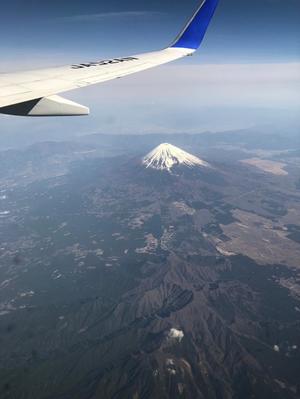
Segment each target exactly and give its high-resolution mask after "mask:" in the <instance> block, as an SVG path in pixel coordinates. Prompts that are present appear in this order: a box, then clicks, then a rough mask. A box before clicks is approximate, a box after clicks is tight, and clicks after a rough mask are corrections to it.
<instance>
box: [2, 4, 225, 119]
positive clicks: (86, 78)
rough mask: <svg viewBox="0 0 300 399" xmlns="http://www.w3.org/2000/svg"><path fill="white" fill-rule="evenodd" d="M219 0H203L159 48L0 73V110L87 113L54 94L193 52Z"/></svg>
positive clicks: (37, 113)
mask: <svg viewBox="0 0 300 399" xmlns="http://www.w3.org/2000/svg"><path fill="white" fill-rule="evenodd" d="M218 1H219V0H204V2H202V4H201V6H200V7H198V9H197V11H196V13H195V14H194V15H193V17H192V18H191V20H190V21H189V23H188V24H187V25H186V27H185V28H184V30H183V31H182V33H181V34H180V35H179V36H178V38H177V39H176V40H175V42H174V43H173V44H172V45H171V46H170V47H168V48H165V49H163V50H161V51H155V52H150V53H144V54H137V55H134V56H131V57H120V58H114V59H107V60H100V61H95V62H87V63H80V64H74V65H69V66H64V67H58V68H49V69H40V70H34V71H26V72H18V73H7V74H0V113H4V114H11V115H22V116H63V115H68V116H70V115H87V114H88V113H89V109H88V108H87V107H84V106H82V105H80V104H76V103H74V102H72V101H70V100H66V99H64V98H62V97H60V96H57V94H59V93H63V92H66V91H69V90H73V89H78V88H81V87H85V86H89V85H92V84H96V83H101V82H105V81H108V80H112V79H117V78H121V77H123V76H127V75H130V74H133V73H136V72H140V71H144V70H146V69H150V68H153V67H156V66H159V65H163V64H166V63H168V62H171V61H174V60H177V59H180V58H182V57H185V56H187V55H191V54H193V53H194V52H195V51H196V49H197V48H198V47H199V46H200V44H201V42H202V40H203V38H204V35H205V32H206V30H207V27H208V25H209V22H210V20H211V18H212V16H213V14H214V11H215V9H216V7H217V4H218Z"/></svg>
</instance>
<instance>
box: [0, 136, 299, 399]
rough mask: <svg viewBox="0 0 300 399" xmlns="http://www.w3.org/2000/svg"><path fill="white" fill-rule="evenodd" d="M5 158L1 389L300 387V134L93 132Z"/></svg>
mask: <svg viewBox="0 0 300 399" xmlns="http://www.w3.org/2000/svg"><path fill="white" fill-rule="evenodd" d="M170 141H171V143H172V145H170V144H166V142H170ZM161 143H165V144H163V145H162V146H161ZM157 146H158V147H157ZM146 154H148V155H146ZM0 166H1V167H0V342H1V345H0V396H1V398H2V397H3V398H4V399H6V398H13V399H83V398H84V399H85V398H90V399H96V398H101V399H110V398H114V399H127V398H128V399H129V398H130V399H132V398H134V399H138V398H140V399H144V398H145V399H147V398H149V399H152V398H155V399H169V398H187V399H195V398H199V399H202V398H203V399H217V398H224V399H231V398H234V399H240V398H243V399H248V398H249V399H250V398H254V397H255V398H257V399H266V398H272V399H296V398H299V397H300V383H299V364H300V261H299V259H300V178H299V175H300V174H299V168H300V143H299V139H298V138H297V136H293V135H291V136H287V135H286V134H283V135H282V136H281V135H276V136H272V140H271V139H270V135H269V134H264V133H262V132H252V133H251V134H248V133H247V132H235V133H234V134H230V133H224V134H218V135H209V134H207V135H205V134H204V135H178V136H175V137H171V138H170V137H166V136H162V135H161V136H143V137H134V136H126V137H125V136H112V137H109V136H103V135H93V136H87V137H83V138H80V139H76V140H74V141H72V142H45V143H36V144H33V145H31V146H29V147H24V148H18V149H7V150H5V151H4V150H3V151H2V152H0Z"/></svg>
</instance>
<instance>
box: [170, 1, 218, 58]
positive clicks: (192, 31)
mask: <svg viewBox="0 0 300 399" xmlns="http://www.w3.org/2000/svg"><path fill="white" fill-rule="evenodd" d="M218 3H219V0H204V1H203V2H202V3H201V5H200V6H199V7H198V8H197V10H196V12H195V13H194V14H193V16H192V18H191V19H190V20H189V21H188V23H187V24H186V26H185V27H184V29H183V30H182V31H181V33H180V34H179V35H178V36H177V38H176V39H175V41H174V42H173V43H172V45H171V46H170V47H171V48H187V49H191V50H194V51H196V50H197V49H198V48H199V47H200V45H201V43H202V41H203V39H204V36H205V33H206V31H207V28H208V26H209V24H210V21H211V19H212V17H213V15H214V13H215V11H216V8H217V6H218Z"/></svg>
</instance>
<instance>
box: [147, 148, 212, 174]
mask: <svg viewBox="0 0 300 399" xmlns="http://www.w3.org/2000/svg"><path fill="white" fill-rule="evenodd" d="M143 165H144V166H145V167H146V168H152V169H157V170H168V171H170V170H171V168H172V167H173V166H177V165H183V166H188V167H194V166H204V167H208V166H209V164H208V163H207V162H205V161H202V160H201V159H199V158H197V157H195V156H194V155H192V154H189V153H188V152H186V151H183V150H181V149H180V148H178V147H175V146H174V145H172V144H168V143H164V144H160V145H159V146H158V147H156V148H154V150H153V151H151V152H149V154H147V155H146V156H145V157H144V158H143Z"/></svg>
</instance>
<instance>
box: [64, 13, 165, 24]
mask: <svg viewBox="0 0 300 399" xmlns="http://www.w3.org/2000/svg"><path fill="white" fill-rule="evenodd" d="M160 15H163V13H161V12H157V11H118V12H102V13H97V14H81V15H71V16H68V17H62V18H59V19H58V20H59V21H69V22H97V21H103V20H107V19H120V18H122V19H124V18H126V19H127V18H136V17H137V18H143V17H149V16H151V17H155V16H160Z"/></svg>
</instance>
